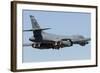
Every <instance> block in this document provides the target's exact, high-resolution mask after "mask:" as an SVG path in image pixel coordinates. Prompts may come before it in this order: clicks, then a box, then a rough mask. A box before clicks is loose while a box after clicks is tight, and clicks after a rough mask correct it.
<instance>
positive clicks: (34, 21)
mask: <svg viewBox="0 0 100 73" xmlns="http://www.w3.org/2000/svg"><path fill="white" fill-rule="evenodd" d="M30 19H31V23H32V29H40V26H39V24H38V22H37V21H36V19H35V17H34V16H32V15H30Z"/></svg>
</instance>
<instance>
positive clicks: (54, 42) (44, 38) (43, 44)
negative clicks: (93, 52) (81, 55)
mask: <svg viewBox="0 0 100 73" xmlns="http://www.w3.org/2000/svg"><path fill="white" fill-rule="evenodd" d="M30 20H31V23H32V29H29V30H23V31H24V32H27V31H32V32H33V36H32V37H30V38H29V41H31V42H32V43H29V44H28V43H26V44H25V43H24V44H23V46H32V47H33V48H37V49H60V48H64V47H71V46H73V45H74V44H79V45H81V46H85V45H86V44H88V43H89V41H90V38H85V37H83V36H81V35H73V36H62V35H56V34H51V33H47V32H45V31H44V30H48V29H50V28H43V29H42V28H40V26H39V24H38V22H37V21H36V19H35V17H34V16H32V15H30Z"/></svg>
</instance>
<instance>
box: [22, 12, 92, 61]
mask: <svg viewBox="0 0 100 73" xmlns="http://www.w3.org/2000/svg"><path fill="white" fill-rule="evenodd" d="M22 15H23V16H22V18H23V19H22V20H23V30H24V29H31V28H32V24H31V20H30V15H33V16H35V18H36V19H37V21H38V23H39V25H40V26H41V28H42V27H43V28H45V27H47V28H48V27H49V28H52V29H50V30H45V32H49V33H53V34H57V35H66V36H67V35H68V36H69V35H83V36H85V37H90V36H91V21H90V20H91V14H90V13H82V12H50V11H32V10H23V13H22ZM32 35H33V33H32V32H23V44H24V43H32V42H30V41H29V37H31V36H32ZM90 51H91V44H87V45H86V46H84V47H82V46H80V45H73V46H72V47H64V48H61V49H59V50H55V49H45V50H40V49H36V48H32V47H31V46H30V47H23V50H22V56H23V60H22V61H23V62H42V61H62V60H63V61H65V60H83V59H90V58H91V56H90V55H91V52H90Z"/></svg>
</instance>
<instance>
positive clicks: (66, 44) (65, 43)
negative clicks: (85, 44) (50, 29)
mask: <svg viewBox="0 0 100 73" xmlns="http://www.w3.org/2000/svg"><path fill="white" fill-rule="evenodd" d="M61 41H62V44H63V45H65V46H68V47H70V46H72V45H73V42H72V41H71V40H70V39H62V40H61Z"/></svg>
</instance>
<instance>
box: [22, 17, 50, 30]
mask: <svg viewBox="0 0 100 73" xmlns="http://www.w3.org/2000/svg"><path fill="white" fill-rule="evenodd" d="M30 19H31V24H32V29H29V30H24V31H36V30H39V31H42V30H48V29H51V28H40V26H39V24H38V22H37V21H36V19H35V17H34V16H32V15H30Z"/></svg>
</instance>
